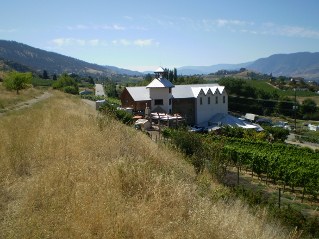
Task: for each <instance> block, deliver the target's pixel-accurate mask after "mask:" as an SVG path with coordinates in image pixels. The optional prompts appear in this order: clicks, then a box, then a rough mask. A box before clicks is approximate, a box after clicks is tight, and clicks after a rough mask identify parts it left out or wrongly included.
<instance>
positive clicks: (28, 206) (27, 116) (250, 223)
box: [0, 92, 293, 239]
mask: <svg viewBox="0 0 319 239" xmlns="http://www.w3.org/2000/svg"><path fill="white" fill-rule="evenodd" d="M54 94H55V96H53V97H51V98H50V99H47V100H46V101H45V102H41V103H38V104H36V105H34V106H33V107H32V109H31V108H30V109H25V110H22V111H20V112H16V113H14V114H11V115H7V116H4V117H2V118H0V135H1V141H2V142H1V144H0V152H1V155H0V215H1V216H0V237H1V238H254V239H255V238H267V239H269V238H289V237H290V238H292V237H293V235H292V236H289V235H288V234H287V232H286V231H285V230H283V229H282V228H280V226H279V225H275V224H273V223H269V222H267V221H266V216H265V214H266V212H264V211H261V212H259V213H258V214H257V215H252V214H251V213H249V209H248V208H247V207H246V206H245V205H243V203H241V202H240V201H235V202H232V203H225V202H223V201H218V202H214V203H213V202H212V201H211V200H210V199H209V198H208V197H207V196H205V195H202V196H199V193H198V192H199V188H198V186H197V184H196V180H197V179H196V176H195V174H194V171H193V168H192V167H191V166H190V165H188V164H187V163H186V162H185V160H184V159H183V158H182V157H181V155H179V154H178V153H176V152H173V151H169V150H167V149H165V148H164V147H161V146H158V145H157V144H155V143H154V142H152V141H150V139H149V138H148V137H147V136H146V135H143V134H142V133H139V132H136V131H134V129H131V128H128V127H124V126H123V125H121V124H120V123H118V122H115V121H113V120H111V119H108V118H104V117H102V116H100V115H97V114H96V112H95V111H94V110H93V109H91V108H90V107H89V106H87V105H85V104H84V103H82V102H81V101H80V100H79V99H78V98H75V97H72V96H65V95H63V94H62V93H59V92H55V93H54ZM216 187H222V186H220V185H216Z"/></svg>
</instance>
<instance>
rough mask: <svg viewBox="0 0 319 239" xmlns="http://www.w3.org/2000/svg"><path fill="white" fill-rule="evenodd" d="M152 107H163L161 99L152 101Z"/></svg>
mask: <svg viewBox="0 0 319 239" xmlns="http://www.w3.org/2000/svg"><path fill="white" fill-rule="evenodd" d="M154 105H163V99H157V100H154Z"/></svg>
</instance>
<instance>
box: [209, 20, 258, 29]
mask: <svg viewBox="0 0 319 239" xmlns="http://www.w3.org/2000/svg"><path fill="white" fill-rule="evenodd" d="M214 23H215V24H216V25H217V26H218V27H225V26H247V25H253V24H254V23H253V22H247V21H241V20H229V19H217V20H215V21H214Z"/></svg>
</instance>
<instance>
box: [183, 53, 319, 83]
mask: <svg viewBox="0 0 319 239" xmlns="http://www.w3.org/2000/svg"><path fill="white" fill-rule="evenodd" d="M240 68H247V69H248V70H252V71H255V72H259V73H263V74H273V75H274V76H280V75H282V76H288V77H290V76H291V77H303V78H305V79H308V80H316V81H319V52H317V53H310V52H299V53H292V54H275V55H271V56H269V57H267V58H260V59H258V60H256V61H253V62H248V63H242V64H218V65H212V66H183V67H180V68H178V69H177V71H178V74H182V75H195V74H209V73H215V72H217V71H219V70H239V69H240Z"/></svg>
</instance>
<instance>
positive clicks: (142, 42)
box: [134, 39, 154, 47]
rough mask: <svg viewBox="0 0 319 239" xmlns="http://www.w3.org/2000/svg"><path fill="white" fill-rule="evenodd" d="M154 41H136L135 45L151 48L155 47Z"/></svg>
mask: <svg viewBox="0 0 319 239" xmlns="http://www.w3.org/2000/svg"><path fill="white" fill-rule="evenodd" d="M153 44H154V43H153V39H144V40H143V39H137V40H135V41H134V45H137V46H141V47H143V46H151V45H153Z"/></svg>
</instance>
